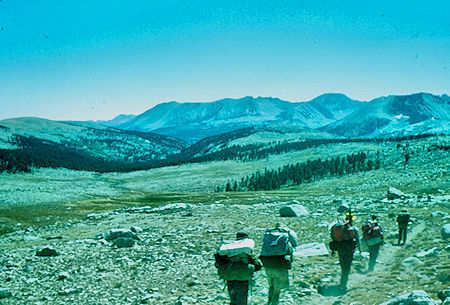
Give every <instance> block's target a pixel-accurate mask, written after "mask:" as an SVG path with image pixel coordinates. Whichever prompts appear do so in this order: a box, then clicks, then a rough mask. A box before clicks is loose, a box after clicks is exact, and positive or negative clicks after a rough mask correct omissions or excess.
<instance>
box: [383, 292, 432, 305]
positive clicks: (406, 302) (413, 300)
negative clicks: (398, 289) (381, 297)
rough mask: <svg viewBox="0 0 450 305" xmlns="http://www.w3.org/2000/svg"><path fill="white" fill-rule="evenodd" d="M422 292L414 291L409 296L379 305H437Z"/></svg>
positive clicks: (405, 295)
mask: <svg viewBox="0 0 450 305" xmlns="http://www.w3.org/2000/svg"><path fill="white" fill-rule="evenodd" d="M437 304H438V302H436V301H434V300H433V299H432V298H430V297H429V296H428V294H427V293H426V292H425V291H423V290H414V291H412V292H411V293H409V294H404V295H400V296H398V297H396V298H394V299H392V300H389V301H387V302H384V303H382V304H380V305H437Z"/></svg>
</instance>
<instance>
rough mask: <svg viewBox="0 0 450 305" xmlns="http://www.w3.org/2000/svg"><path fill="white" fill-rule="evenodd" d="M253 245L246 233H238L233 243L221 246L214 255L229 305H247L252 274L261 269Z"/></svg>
mask: <svg viewBox="0 0 450 305" xmlns="http://www.w3.org/2000/svg"><path fill="white" fill-rule="evenodd" d="M254 245H255V242H254V241H253V240H252V239H250V238H248V233H246V232H243V231H240V232H237V233H236V241H235V242H232V243H229V244H222V246H221V247H220V248H219V250H218V252H217V253H216V254H215V255H214V258H215V261H216V262H215V266H216V268H217V270H218V273H219V276H220V277H221V278H222V279H224V280H225V281H226V283H227V288H228V293H229V295H230V301H231V303H230V304H231V305H247V302H248V291H249V289H250V286H251V280H252V278H253V273H254V272H255V271H258V270H261V268H262V264H261V261H260V260H259V259H258V258H257V257H256V256H255V255H254V254H253V248H254Z"/></svg>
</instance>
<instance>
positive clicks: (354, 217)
mask: <svg viewBox="0 0 450 305" xmlns="http://www.w3.org/2000/svg"><path fill="white" fill-rule="evenodd" d="M350 218H351V219H350ZM344 219H345V220H352V221H353V220H355V219H356V216H355V215H353V214H352V213H347V214H345V218H344Z"/></svg>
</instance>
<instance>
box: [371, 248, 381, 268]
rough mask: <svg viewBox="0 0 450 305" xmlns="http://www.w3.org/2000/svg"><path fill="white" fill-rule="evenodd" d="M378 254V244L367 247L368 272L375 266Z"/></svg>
mask: <svg viewBox="0 0 450 305" xmlns="http://www.w3.org/2000/svg"><path fill="white" fill-rule="evenodd" d="M379 252H380V244H378V245H374V246H369V268H368V270H370V271H371V270H373V267H375V264H376V263H377V258H378V253H379Z"/></svg>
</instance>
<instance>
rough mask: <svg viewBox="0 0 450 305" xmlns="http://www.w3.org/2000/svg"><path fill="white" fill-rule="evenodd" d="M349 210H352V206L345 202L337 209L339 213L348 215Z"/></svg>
mask: <svg viewBox="0 0 450 305" xmlns="http://www.w3.org/2000/svg"><path fill="white" fill-rule="evenodd" d="M348 210H350V206H349V205H348V203H345V202H344V203H342V204H341V205H339V206H338V208H337V211H338V213H347V212H348Z"/></svg>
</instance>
